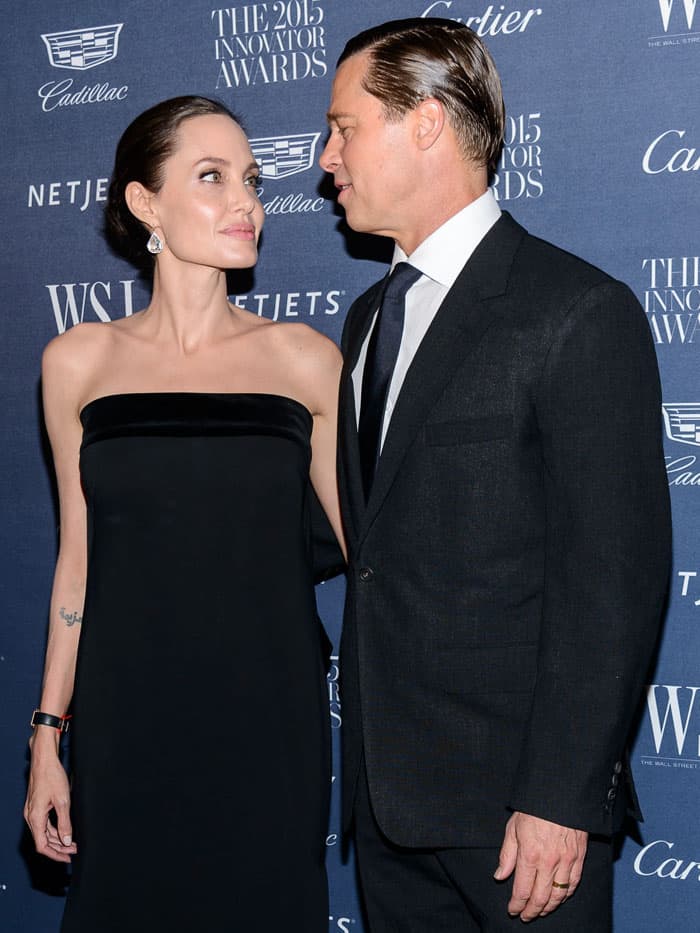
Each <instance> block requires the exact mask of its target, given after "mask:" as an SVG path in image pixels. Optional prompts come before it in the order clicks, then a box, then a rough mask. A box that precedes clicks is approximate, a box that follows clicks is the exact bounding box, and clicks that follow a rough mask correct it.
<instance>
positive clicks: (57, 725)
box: [30, 709, 70, 732]
mask: <svg viewBox="0 0 700 933" xmlns="http://www.w3.org/2000/svg"><path fill="white" fill-rule="evenodd" d="M69 719H70V716H53V715H52V714H51V713H42V711H41V710H40V709H35V710H34V712H33V713H32V718H31V722H30V725H31V727H32V728H34V726H51V728H52V729H56V730H57V731H58V732H68V720H69Z"/></svg>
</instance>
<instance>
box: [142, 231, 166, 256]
mask: <svg viewBox="0 0 700 933" xmlns="http://www.w3.org/2000/svg"><path fill="white" fill-rule="evenodd" d="M146 249H147V250H148V252H149V253H150V254H151V255H152V256H156V255H157V254H158V253H162V252H163V241H162V240H161V238H160V237H159V236H158V234H157V233H156V231H155V230H154V231H153V233H152V234H151V235H150V237H149V238H148V243H146Z"/></svg>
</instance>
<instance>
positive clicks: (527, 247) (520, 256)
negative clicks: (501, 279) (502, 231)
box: [501, 211, 616, 285]
mask: <svg viewBox="0 0 700 933" xmlns="http://www.w3.org/2000/svg"><path fill="white" fill-rule="evenodd" d="M501 220H502V222H503V224H504V226H505V227H510V229H511V230H515V231H517V232H518V233H519V244H518V249H517V251H516V253H515V259H514V264H513V265H514V269H516V270H517V269H518V268H520V267H521V268H522V269H523V270H529V272H530V274H534V275H536V276H537V277H538V278H540V279H544V280H545V281H547V280H549V281H551V280H552V279H557V278H561V279H562V280H564V281H569V282H571V283H572V285H573V284H574V283H580V282H589V283H590V284H595V283H599V282H600V283H602V282H609V283H613V282H615V281H616V280H615V279H614V278H613V277H612V276H611V275H609V274H608V273H607V272H605V271H604V270H603V269H601V268H599V267H598V266H596V265H594V264H593V263H592V262H589V261H588V260H587V259H584V258H583V257H581V256H577V255H576V254H574V253H572V252H570V251H569V250H567V249H565V248H564V247H561V246H557V245H556V244H555V243H552V242H551V241H550V240H547V239H545V238H544V237H540V236H537V235H535V234H534V233H530V232H529V231H528V230H526V229H525V228H524V227H522V226H521V225H520V224H519V223H518V222H517V221H516V220H514V219H513V218H512V217H511V216H510V214H508V213H507V212H505V211H504V213H503V215H502V218H501Z"/></svg>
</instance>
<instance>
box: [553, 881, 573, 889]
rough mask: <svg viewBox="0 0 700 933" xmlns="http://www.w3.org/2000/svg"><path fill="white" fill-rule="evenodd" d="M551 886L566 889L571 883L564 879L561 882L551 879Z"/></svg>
mask: <svg viewBox="0 0 700 933" xmlns="http://www.w3.org/2000/svg"><path fill="white" fill-rule="evenodd" d="M552 887H553V888H562V889H563V890H566V889H567V888H570V887H571V885H570V884H569V882H568V881H564V882H562V881H553V882H552Z"/></svg>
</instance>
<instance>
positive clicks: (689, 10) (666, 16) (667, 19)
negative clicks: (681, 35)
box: [658, 0, 697, 32]
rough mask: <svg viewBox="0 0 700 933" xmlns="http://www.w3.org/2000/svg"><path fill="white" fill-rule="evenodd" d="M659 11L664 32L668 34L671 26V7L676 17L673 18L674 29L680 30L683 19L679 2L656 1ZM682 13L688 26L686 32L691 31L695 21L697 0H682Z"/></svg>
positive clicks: (675, 0) (668, 0) (669, 0)
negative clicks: (674, 10)
mask: <svg viewBox="0 0 700 933" xmlns="http://www.w3.org/2000/svg"><path fill="white" fill-rule="evenodd" d="M658 3H659V11H660V12H661V22H662V23H663V27H664V32H668V30H669V27H670V25H671V16H672V14H673V7H674V6H675V7H676V15H675V17H674V28H681V26H682V22H683V17H682V14H681V9H680V7H681V0H658ZM682 5H683V12H684V13H685V22H686V23H687V25H688V30H691V29H692V28H693V25H694V21H695V7H696V6H697V0H682Z"/></svg>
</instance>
